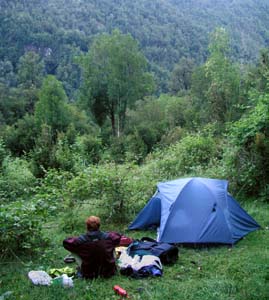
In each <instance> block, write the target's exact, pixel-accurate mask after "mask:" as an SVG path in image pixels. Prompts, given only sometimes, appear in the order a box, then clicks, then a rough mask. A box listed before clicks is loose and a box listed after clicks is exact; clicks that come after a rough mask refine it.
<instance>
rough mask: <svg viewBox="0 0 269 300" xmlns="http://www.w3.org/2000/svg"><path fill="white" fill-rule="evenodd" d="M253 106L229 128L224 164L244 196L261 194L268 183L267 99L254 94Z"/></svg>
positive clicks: (267, 97)
mask: <svg viewBox="0 0 269 300" xmlns="http://www.w3.org/2000/svg"><path fill="white" fill-rule="evenodd" d="M252 97H255V101H256V102H257V105H256V106H255V107H253V108H252V109H251V110H250V111H249V112H248V113H246V114H245V115H244V116H243V117H242V118H241V119H240V120H239V121H237V122H236V123H234V124H233V125H232V126H231V128H230V135H229V137H230V140H231V146H230V148H229V149H228V151H227V154H226V157H225V162H226V163H227V165H228V170H230V172H231V173H232V178H233V180H234V182H235V183H236V184H237V185H238V186H239V187H240V188H241V189H242V188H243V189H244V191H245V192H247V193H251V194H257V193H263V194H264V193H265V194H264V195H266V194H267V192H265V191H266V190H267V189H268V186H267V184H268V180H269V164H268V160H267V157H268V154H269V143H268V137H269V135H268V132H269V121H268V120H269V110H268V107H269V95H268V94H257V93H256V95H252Z"/></svg>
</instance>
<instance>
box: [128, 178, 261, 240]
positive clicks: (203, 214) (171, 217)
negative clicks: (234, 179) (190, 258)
mask: <svg viewBox="0 0 269 300" xmlns="http://www.w3.org/2000/svg"><path fill="white" fill-rule="evenodd" d="M227 189H228V181H226V180H219V179H208V178H198V177H194V178H183V179H177V180H173V181H168V182H161V183H159V184H158V185H157V191H156V193H155V195H154V196H153V197H152V198H151V199H150V200H149V202H148V203H147V204H146V206H145V207H144V208H143V209H142V210H141V211H140V213H139V214H138V216H137V218H136V219H135V220H134V221H133V222H132V224H131V225H130V226H129V229H131V230H132V229H147V228H150V227H153V226H158V227H159V234H158V241H160V242H166V243H186V244H190V243H195V244H209V243H214V244H215V243H220V244H234V243H236V242H237V241H238V240H240V239H241V238H242V237H243V236H245V235H246V234H248V233H249V232H251V231H254V230H257V229H258V228H260V225H259V224H258V223H257V222H256V221H255V220H254V219H253V218H252V217H251V216H250V215H249V214H248V213H247V212H246V211H245V210H244V209H243V208H242V207H241V206H240V205H239V203H238V202H237V201H236V200H235V199H234V198H233V197H232V196H231V195H230V194H229V193H228V191H227Z"/></svg>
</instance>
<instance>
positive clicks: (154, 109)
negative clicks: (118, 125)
mask: <svg viewBox="0 0 269 300" xmlns="http://www.w3.org/2000/svg"><path fill="white" fill-rule="evenodd" d="M186 108H187V101H186V99H185V98H180V97H174V96H168V95H161V96H160V97H159V98H147V99H146V100H145V101H138V102H137V104H136V106H135V109H133V110H130V111H128V115H127V121H128V122H127V123H128V126H127V129H126V133H127V134H132V135H136V136H138V137H139V139H141V140H142V141H143V143H144V144H145V145H146V147H147V149H146V153H149V152H150V151H151V150H152V149H153V148H154V146H156V144H158V145H160V146H167V144H164V143H163V142H161V141H164V140H165V137H166V136H167V135H168V134H169V131H170V130H173V128H174V127H176V126H183V125H185V123H186V114H185V111H186ZM166 141H168V139H167V140H166ZM175 142H176V141H175ZM141 146H142V145H141Z"/></svg>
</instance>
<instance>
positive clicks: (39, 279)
mask: <svg viewBox="0 0 269 300" xmlns="http://www.w3.org/2000/svg"><path fill="white" fill-rule="evenodd" d="M28 277H29V279H30V280H31V281H32V283H33V284H34V285H50V284H51V281H52V278H51V277H50V276H49V274H48V273H46V272H45V271H30V272H29V273H28Z"/></svg>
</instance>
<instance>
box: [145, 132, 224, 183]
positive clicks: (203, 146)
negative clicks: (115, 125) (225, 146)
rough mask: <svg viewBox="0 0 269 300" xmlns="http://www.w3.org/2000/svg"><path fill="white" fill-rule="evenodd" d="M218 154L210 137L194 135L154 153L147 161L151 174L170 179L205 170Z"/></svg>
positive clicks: (199, 134)
mask: <svg viewBox="0 0 269 300" xmlns="http://www.w3.org/2000/svg"><path fill="white" fill-rule="evenodd" d="M218 154H219V150H218V145H217V143H216V141H215V140H214V138H213V137H212V136H211V135H208V134H205V135H203V134H202V133H196V134H192V135H188V136H185V137H184V138H182V139H181V140H180V141H179V142H178V143H176V144H174V145H171V146H170V147H168V148H166V149H163V150H159V151H156V152H155V153H153V154H152V155H150V156H149V157H148V160H149V163H150V165H151V167H152V168H153V169H154V171H153V172H157V173H158V174H159V177H160V178H162V179H163V178H167V179H171V178H174V177H180V176H186V175H191V174H192V175H195V174H196V173H197V172H196V170H197V169H198V170H200V169H203V170H205V169H207V168H208V167H209V165H211V161H213V160H214V159H216V157H217V156H218ZM199 172H200V173H201V171H199Z"/></svg>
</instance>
